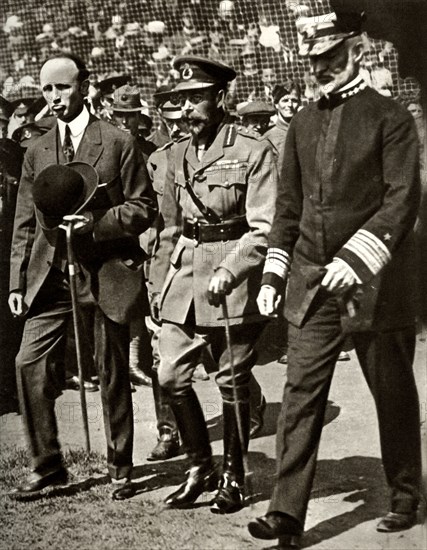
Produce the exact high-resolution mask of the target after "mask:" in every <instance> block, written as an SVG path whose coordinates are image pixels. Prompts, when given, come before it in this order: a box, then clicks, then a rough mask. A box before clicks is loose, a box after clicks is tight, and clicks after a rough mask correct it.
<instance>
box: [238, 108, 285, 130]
mask: <svg viewBox="0 0 427 550" xmlns="http://www.w3.org/2000/svg"><path fill="white" fill-rule="evenodd" d="M237 114H238V115H239V116H240V117H241V119H242V126H243V128H247V129H248V130H253V131H254V132H255V133H257V134H258V135H259V136H260V137H261V136H263V135H264V134H265V132H266V131H267V130H268V128H269V126H270V124H271V117H272V116H273V115H275V114H276V111H275V109H274V107H273V105H271V104H270V103H266V102H265V101H249V103H246V104H244V105H243V106H242V107H240V108H239V107H237Z"/></svg>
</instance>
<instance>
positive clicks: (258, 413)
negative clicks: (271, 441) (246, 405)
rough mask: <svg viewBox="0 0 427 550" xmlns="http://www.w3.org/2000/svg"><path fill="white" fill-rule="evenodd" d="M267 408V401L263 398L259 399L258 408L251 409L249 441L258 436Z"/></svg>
mask: <svg viewBox="0 0 427 550" xmlns="http://www.w3.org/2000/svg"><path fill="white" fill-rule="evenodd" d="M266 407H267V401H266V400H265V397H264V396H262V397H261V403H260V404H259V405H258V407H253V408H251V421H250V429H249V439H253V438H254V437H255V436H257V435H258V434H259V432H260V431H261V430H262V428H263V426H264V413H265V409H266Z"/></svg>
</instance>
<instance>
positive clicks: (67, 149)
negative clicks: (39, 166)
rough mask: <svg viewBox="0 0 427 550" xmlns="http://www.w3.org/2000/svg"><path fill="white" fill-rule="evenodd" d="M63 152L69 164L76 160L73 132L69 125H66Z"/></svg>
mask: <svg viewBox="0 0 427 550" xmlns="http://www.w3.org/2000/svg"><path fill="white" fill-rule="evenodd" d="M62 150H63V151H64V155H65V158H66V160H67V162H71V161H72V160H73V158H74V147H73V142H72V141H71V131H70V127H69V126H68V124H66V125H65V136H64V143H63V144H62Z"/></svg>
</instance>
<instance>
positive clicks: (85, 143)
mask: <svg viewBox="0 0 427 550" xmlns="http://www.w3.org/2000/svg"><path fill="white" fill-rule="evenodd" d="M103 148H104V147H103V145H102V136H101V128H100V124H99V120H98V119H97V118H96V117H93V116H91V117H90V119H89V124H88V126H87V128H86V130H85V133H84V134H83V137H82V140H81V142H80V145H79V147H78V149H77V152H76V155H75V157H74V160H80V161H83V162H87V163H88V164H90V165H91V166H95V165H96V163H97V161H98V159H99V157H100V156H101V153H102V151H103Z"/></svg>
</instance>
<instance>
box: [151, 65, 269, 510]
mask: <svg viewBox="0 0 427 550" xmlns="http://www.w3.org/2000/svg"><path fill="white" fill-rule="evenodd" d="M174 66H175V68H176V69H177V70H178V71H179V74H180V80H179V83H178V84H177V86H176V88H175V90H174V91H175V93H176V98H175V101H177V102H179V103H180V105H181V106H182V109H183V117H184V119H185V120H186V121H187V123H188V125H189V129H190V135H189V136H187V137H184V138H182V139H181V140H179V141H178V143H177V144H175V145H174V147H173V151H172V154H173V160H172V161H171V162H170V163H169V166H168V172H167V175H166V182H165V188H164V196H163V202H162V209H161V212H162V217H163V222H164V229H163V231H162V232H161V234H160V243H159V248H158V250H157V252H156V255H155V258H154V261H153V266H152V271H155V272H156V279H153V280H152V287H153V300H152V310H153V313H154V314H155V313H156V310H158V309H159V308H160V312H161V318H162V329H161V333H160V342H159V351H160V361H161V362H160V369H159V382H160V385H161V387H163V388H164V389H165V390H166V392H167V393H168V396H169V398H170V403H171V406H172V409H173V412H174V414H175V417H176V421H177V424H178V429H179V432H180V435H181V439H182V442H183V446H184V449H185V451H186V452H187V455H188V457H189V460H190V465H191V467H190V470H189V472H188V477H187V479H186V481H185V482H184V483H183V484H182V485H181V486H180V487H179V488H178V490H177V491H175V492H174V493H173V494H171V495H170V496H168V497H167V498H166V501H165V502H166V503H167V504H168V505H169V506H171V507H179V506H186V505H190V504H192V503H193V502H194V501H195V500H196V499H197V498H198V496H199V495H200V494H201V493H202V492H203V491H205V490H208V489H214V488H215V486H216V485H217V483H218V477H217V472H216V469H215V466H214V464H213V462H212V453H211V447H210V443H209V437H208V431H207V428H206V423H205V419H204V416H203V412H202V408H201V406H200V403H199V401H198V399H197V396H196V394H195V392H194V390H193V389H192V385H191V378H192V374H193V371H194V368H195V367H196V365H197V363H198V360H199V357H200V351H201V349H202V348H203V347H204V346H206V345H208V344H209V345H210V348H211V351H212V354H213V357H214V359H215V361H216V362H217V363H218V373H217V375H216V381H217V383H218V386H219V389H220V392H221V396H222V401H223V418H224V464H223V474H222V477H221V480H220V484H219V489H218V492H217V494H216V497H215V499H214V503H213V505H212V511H213V512H217V513H230V512H234V511H236V510H238V509H240V508H241V507H242V506H243V483H244V470H243V461H242V450H244V447H247V444H248V436H249V388H248V384H249V379H250V373H251V368H252V366H253V365H254V362H255V352H254V344H255V342H256V340H257V337H258V335H259V334H260V332H261V330H262V328H263V326H264V322H263V317H262V316H260V314H259V311H258V309H257V307H256V302H255V298H256V292H257V291H256V286H257V284H259V282H260V276H261V272H262V265H263V262H264V254H265V250H266V248H265V247H266V242H267V235H268V233H269V231H270V224H271V220H272V216H273V212H274V207H275V189H276V171H275V165H274V161H273V156H272V151H271V148H270V146H269V145H268V143H267V142H262V141H261V140H259V139H258V137H257V136H256V135H255V134H254V133H252V132H248V133H246V132H243V131H240V130H238V129H237V128H236V127H235V126H234V125H232V124H228V123H227V122H226V119H225V113H224V110H223V102H224V96H225V91H226V88H227V83H228V82H230V81H231V80H233V79H234V78H235V76H236V73H235V71H234V70H233V69H231V68H230V67H228V66H226V65H223V64H221V63H217V62H213V61H211V60H209V59H206V58H201V57H196V56H187V57H184V56H182V57H178V58H176V60H175V63H174ZM226 296H227V303H228V315H229V318H230V324H231V339H232V347H233V355H234V371H235V382H236V390H237V403H235V398H234V395H233V383H232V372H231V364H230V358H229V356H228V353H227V349H226V340H225V331H224V318H223V311H222V309H221V308H219V307H218V306H220V305H221V302H222V301H223V300H224V299H225V297H226ZM236 406H237V407H238V408H239V412H240V416H241V418H242V423H243V431H244V437H243V439H244V441H242V445H241V442H240V440H239V435H238V429H237V417H236Z"/></svg>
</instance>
